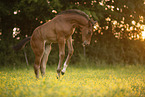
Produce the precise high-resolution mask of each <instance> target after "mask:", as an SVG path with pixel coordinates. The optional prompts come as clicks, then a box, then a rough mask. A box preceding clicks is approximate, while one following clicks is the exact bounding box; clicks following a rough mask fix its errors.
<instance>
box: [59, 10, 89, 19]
mask: <svg viewBox="0 0 145 97" xmlns="http://www.w3.org/2000/svg"><path fill="white" fill-rule="evenodd" d="M69 13H71V14H78V15H81V16H83V17H85V18H86V19H87V20H90V18H89V16H88V15H87V14H86V13H85V12H83V11H80V10H77V9H70V10H66V11H62V12H60V13H59V14H58V15H61V14H69Z"/></svg>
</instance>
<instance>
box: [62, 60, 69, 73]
mask: <svg viewBox="0 0 145 97" xmlns="http://www.w3.org/2000/svg"><path fill="white" fill-rule="evenodd" d="M67 66H68V65H67V64H66V62H65V63H64V66H63V69H62V72H63V73H65V71H66V68H67Z"/></svg>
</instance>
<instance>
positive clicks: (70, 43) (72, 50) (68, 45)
mask: <svg viewBox="0 0 145 97" xmlns="http://www.w3.org/2000/svg"><path fill="white" fill-rule="evenodd" d="M67 47H68V56H67V58H66V61H65V63H64V67H63V69H62V71H61V74H62V75H64V73H65V71H66V68H67V66H68V63H69V61H70V59H71V56H72V55H73V52H74V49H73V45H72V37H71V36H70V37H69V39H68V40H67Z"/></svg>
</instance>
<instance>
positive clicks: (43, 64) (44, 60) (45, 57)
mask: <svg viewBox="0 0 145 97" xmlns="http://www.w3.org/2000/svg"><path fill="white" fill-rule="evenodd" d="M50 51H51V44H46V45H45V51H44V55H43V58H42V61H41V65H40V70H41V75H42V76H44V75H45V70H46V63H47V60H48V56H49V53H50Z"/></svg>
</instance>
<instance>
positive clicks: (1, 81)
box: [0, 64, 145, 97]
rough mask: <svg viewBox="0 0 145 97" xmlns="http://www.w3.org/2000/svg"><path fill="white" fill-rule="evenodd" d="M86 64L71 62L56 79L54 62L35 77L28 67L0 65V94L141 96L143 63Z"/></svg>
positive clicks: (16, 96) (25, 96) (29, 96)
mask: <svg viewBox="0 0 145 97" xmlns="http://www.w3.org/2000/svg"><path fill="white" fill-rule="evenodd" d="M89 65H90V64H88V66H86V65H85V66H84V67H83V66H80V65H78V66H77V65H76V64H75V66H72V65H71V66H69V67H68V69H67V71H66V74H65V75H64V76H61V78H60V79H59V80H58V79H56V68H57V66H56V65H55V66H47V70H46V76H45V77H44V78H42V77H40V79H39V80H36V78H35V75H34V71H33V68H32V67H29V69H27V68H26V67H24V68H22V67H21V68H20V67H19V68H18V67H17V68H14V67H1V68H0V97H96V96H101V97H102V96H105V97H113V96H115V97H117V96H118V97H122V96H141V97H145V66H143V65H138V66H137V65H128V66H120V65H119V66H107V65H96V66H95V65H93V66H91V67H89Z"/></svg>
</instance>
